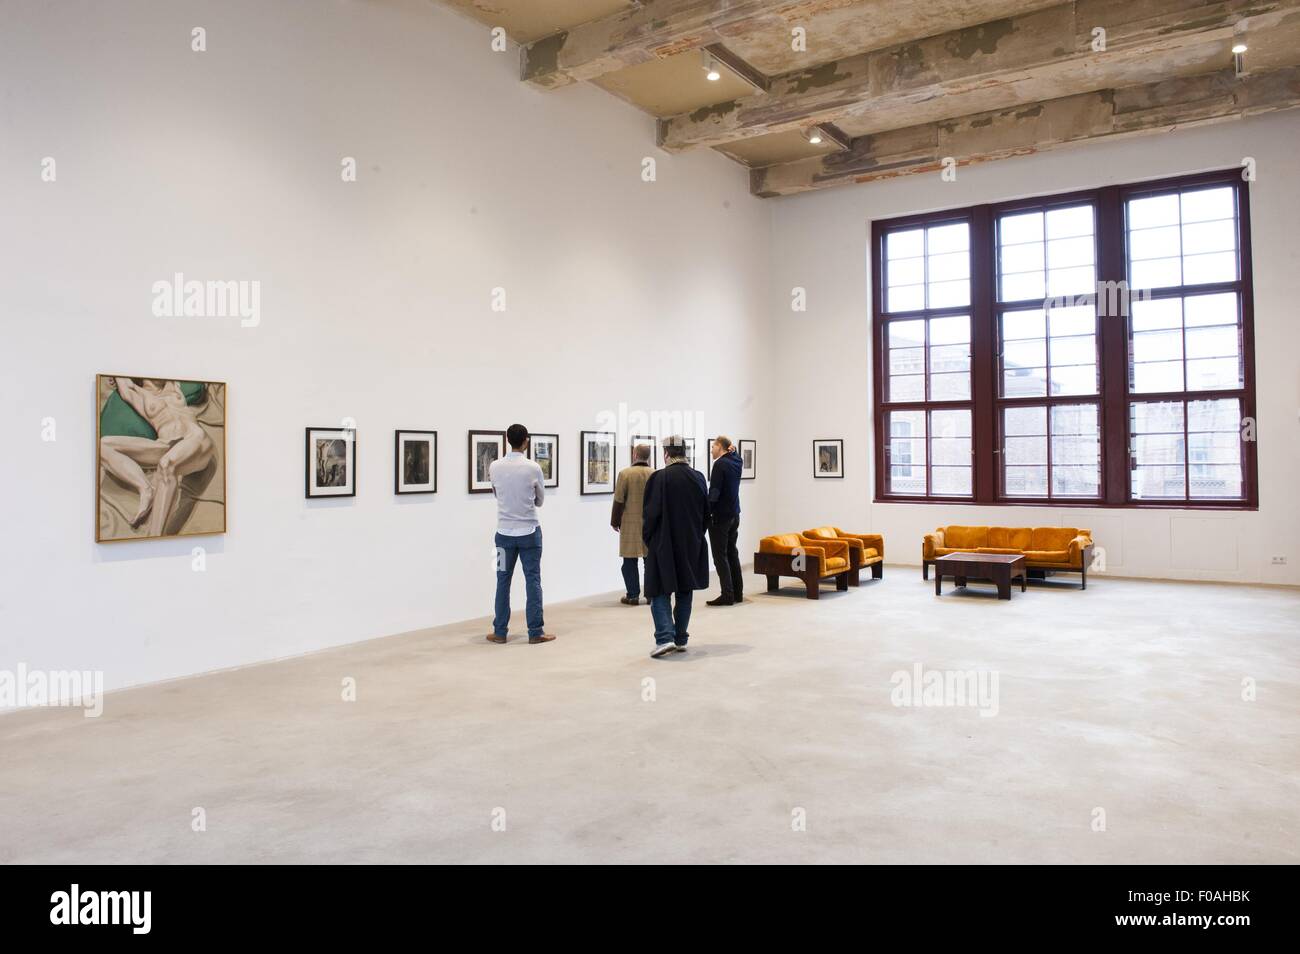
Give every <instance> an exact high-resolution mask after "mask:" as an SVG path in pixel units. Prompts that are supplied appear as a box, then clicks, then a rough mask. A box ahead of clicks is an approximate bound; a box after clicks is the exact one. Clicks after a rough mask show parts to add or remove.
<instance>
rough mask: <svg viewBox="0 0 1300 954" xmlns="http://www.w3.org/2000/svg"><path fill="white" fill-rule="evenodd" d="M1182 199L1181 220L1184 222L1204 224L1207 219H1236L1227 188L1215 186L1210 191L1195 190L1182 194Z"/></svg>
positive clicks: (1232, 200)
mask: <svg viewBox="0 0 1300 954" xmlns="http://www.w3.org/2000/svg"><path fill="white" fill-rule="evenodd" d="M1181 199H1182V220H1183V221H1184V222H1205V221H1207V220H1209V219H1231V218H1236V215H1237V207H1236V202H1235V200H1234V196H1233V194H1232V189H1231V188H1229V187H1228V186H1215V187H1214V188H1212V189H1197V190H1196V191H1194V192H1184V193H1183V194H1182V196H1181Z"/></svg>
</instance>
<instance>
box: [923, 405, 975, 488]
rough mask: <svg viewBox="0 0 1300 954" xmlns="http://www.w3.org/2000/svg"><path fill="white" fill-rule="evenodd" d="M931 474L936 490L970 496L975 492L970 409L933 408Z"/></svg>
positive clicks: (931, 421) (933, 486)
mask: <svg viewBox="0 0 1300 954" xmlns="http://www.w3.org/2000/svg"><path fill="white" fill-rule="evenodd" d="M930 431H931V436H930V459H931V460H932V461H933V463H934V467H933V469H932V471H931V474H930V485H931V486H930V491H931V493H933V494H946V495H954V496H958V495H959V496H969V495H970V493H971V430H970V411H969V410H953V411H931V412H930Z"/></svg>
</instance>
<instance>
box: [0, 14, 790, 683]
mask: <svg viewBox="0 0 1300 954" xmlns="http://www.w3.org/2000/svg"><path fill="white" fill-rule="evenodd" d="M0 14H2V16H3V21H4V22H3V24H0V183H3V189H2V190H0V197H2V199H3V201H2V202H0V261H3V263H4V264H3V268H0V315H3V322H4V335H3V343H2V344H0V400H2V401H3V406H4V407H5V409H6V413H7V415H8V419H9V421H10V428H9V438H10V439H9V441H8V443H7V449H8V453H7V454H6V455H5V457H6V461H5V463H6V466H5V467H4V468H3V471H0V473H2V474H3V476H2V477H0V480H2V481H3V499H4V501H5V517H6V519H5V523H6V526H7V530H8V533H7V535H6V536H7V539H6V542H5V545H4V547H3V549H0V554H2V556H0V668H5V669H13V668H14V667H15V666H16V664H17V663H18V662H23V663H26V665H27V666H28V667H30V668H32V669H43V670H50V669H80V670H86V669H98V670H103V672H104V674H105V684H106V687H107V688H115V687H121V686H126V685H132V684H138V683H143V682H150V681H155V680H160V679H166V678H170V677H174V676H180V675H184V674H190V673H197V672H204V671H208V670H213V669H217V668H222V667H228V666H234V665H240V664H246V663H250V662H255V661H260V660H266V659H273V658H279V657H285V656H291V655H294V654H298V653H302V652H307V651H311V650H317V649H321V648H324V647H328V646H333V645H338V644H342V643H346V642H353V641H356V640H360V639H366V638H372V637H378V636H384V635H389V634H393V633H398V632H404V631H409V630H413V629H418V628H422V627H427V626H433V625H439V624H443V623H450V622H454V621H458V620H465V619H470V618H475V617H486V616H488V615H490V611H491V603H492V592H493V580H494V575H493V550H492V533H493V529H494V520H495V506H494V503H493V499H492V497H491V496H490V495H475V496H470V495H469V494H467V492H466V457H467V446H466V445H467V437H466V432H467V431H468V430H469V429H471V428H473V429H504V428H506V427H507V426H508V425H510V424H511V423H514V422H516V421H518V422H521V423H524V424H525V425H527V426H528V427H530V428H531V429H533V430H535V431H538V432H554V433H558V434H559V435H560V448H559V450H560V456H559V475H560V481H561V486H560V488H559V489H558V490H555V491H551V496H550V498H549V499H548V501H547V503H546V506H545V508H544V510H543V513H542V520H543V536H544V540H545V557H544V561H543V582H544V588H545V593H546V598H547V600H548V602H552V603H553V602H556V601H560V600H566V599H572V598H575V597H580V596H587V595H590V594H595V593H610V592H613V591H615V590H617V589H618V588H619V587H620V586H621V577H620V575H619V558H618V550H617V538H616V536H615V534H614V532H613V531H612V530H611V528H610V527H609V510H610V503H611V500H612V498H611V497H609V496H598V497H581V496H579V492H578V473H577V470H578V468H577V464H578V432H579V430H580V429H596V428H597V427H598V425H599V424H600V423H601V422H600V420H599V418H598V414H600V413H601V412H603V411H612V412H617V411H618V408H619V406H620V403H622V404H624V405H626V408H627V410H628V411H631V412H636V411H641V412H650V411H669V412H692V413H696V414H699V415H701V417H700V419H699V420H698V421H697V424H698V427H699V428H700V431H701V432H702V433H706V434H711V433H718V432H722V433H728V434H731V435H733V436H734V437H744V438H754V439H757V440H758V442H759V444H758V447H759V479H758V480H756V481H753V482H748V483H746V484H745V485H744V490H743V492H742V505H743V507H744V510H745V515H746V519H745V521H744V523H743V524H742V530H743V532H742V537H741V549H742V551H745V552H752V550H753V548H754V545H755V543H756V540H757V536H758V534H759V532H760V531H761V530H763V529H764V528H765V527H766V526H769V525H770V519H769V517H768V515H767V511H768V509H769V507H770V502H771V501H772V500H773V499H775V492H776V489H775V482H774V480H773V477H774V475H771V476H769V471H768V470H767V468H768V466H769V464H768V460H769V458H768V457H767V455H766V453H765V451H766V448H768V447H771V446H773V443H772V442H773V438H774V434H773V433H772V431H771V430H770V426H769V419H770V416H769V415H767V414H766V413H765V408H766V407H767V406H768V404H767V402H768V401H769V398H768V395H767V394H766V393H765V392H764V390H763V387H762V382H763V376H762V375H761V374H758V373H756V371H757V370H761V369H765V368H766V367H768V366H769V364H770V361H769V354H768V349H769V347H770V342H769V339H768V336H767V335H766V334H763V333H761V331H762V329H763V328H765V327H766V325H767V323H768V320H769V315H768V302H767V286H768V279H767V269H768V266H769V254H768V252H769V226H770V217H771V206H770V205H769V204H767V203H765V202H763V201H761V200H758V199H754V198H751V197H750V196H749V194H748V189H747V180H746V176H745V175H744V173H743V170H741V169H739V168H738V167H737V166H735V165H734V164H733V163H731V162H730V161H728V160H726V159H723V158H722V157H720V156H718V155H716V154H713V153H711V152H706V153H700V154H696V155H689V156H679V157H674V156H669V155H667V154H665V153H661V152H659V151H658V150H656V149H655V148H654V146H653V143H654V122H653V120H652V119H651V118H650V117H648V116H646V115H644V114H642V113H640V112H638V111H637V110H635V109H632V108H630V107H629V106H627V105H626V104H624V103H622V102H620V101H618V100H617V99H615V98H613V97H611V96H609V95H607V94H605V93H603V92H601V91H599V90H597V89H595V88H591V87H574V88H572V89H566V90H562V91H557V92H554V93H550V94H547V93H541V92H538V91H535V90H531V89H529V88H528V87H526V86H524V85H523V84H521V83H520V82H519V81H518V65H517V64H518V54H517V51H516V50H514V49H511V50H510V51H509V52H506V53H494V52H492V51H491V49H490V48H489V35H488V31H487V30H486V29H484V28H483V27H481V26H479V25H476V24H474V23H472V22H470V21H468V20H466V19H463V18H461V17H459V16H457V15H455V14H453V13H450V12H448V11H447V10H445V9H443V8H441V7H439V6H437V5H434V4H431V3H428V2H425V0H394V2H384V3H377V2H342V0H339V2H329V3H321V2H319V0H297V2H290V0H278V2H276V3H266V2H263V0H232V2H225V3H221V4H213V3H201V4H200V3H186V2H169V3H158V2H149V3H146V2H103V0H82V2H75V0H62V2H59V3H48V2H45V0H5V2H4V4H3V9H2V11H0ZM195 27H202V28H204V30H205V31H206V45H207V50H206V52H202V53H199V52H194V51H193V50H192V49H191V31H192V29H193V28H195ZM349 156H350V157H355V159H356V161H357V167H358V177H357V181H356V182H354V183H345V182H343V181H342V178H341V175H340V173H341V162H342V160H343V159H344V157H349ZM645 156H652V157H654V158H655V159H656V162H657V179H656V181H654V182H645V181H643V179H642V169H643V166H642V159H643V157H645ZM46 157H52V158H53V159H54V160H55V170H56V175H57V178H56V180H55V181H54V182H46V181H43V180H42V176H41V172H42V162H43V160H44V159H45V158H46ZM178 272H179V273H183V274H184V275H185V276H186V278H187V279H198V280H223V281H224V280H232V281H257V282H260V283H261V314H260V323H259V324H258V325H257V326H256V327H242V326H241V323H240V322H239V320H238V319H198V318H188V319H186V318H181V319H167V318H158V317H154V315H153V314H152V310H151V305H152V290H151V289H152V285H153V283H154V282H155V281H158V280H166V279H170V278H171V277H172V276H173V275H174V274H175V273H178ZM497 287H500V288H503V289H505V293H506V299H505V300H506V311H505V312H504V313H498V312H494V311H493V310H492V309H491V300H492V299H491V295H492V290H493V289H494V288H497ZM97 372H113V373H123V374H131V375H144V376H166V377H177V378H189V379H199V380H219V381H225V382H227V383H228V386H229V404H228V416H227V431H228V456H229V460H228V465H227V471H228V488H229V499H228V522H229V524H228V525H229V532H228V533H227V534H225V535H224V536H207V537H196V538H184V539H173V540H166V541H157V542H129V543H118V544H108V545H102V544H96V543H94V542H93V541H94V530H95V527H94V521H95V479H96V475H95V454H94V452H95V410H94V378H95V374H96V373H97ZM345 418H352V419H354V420H355V421H356V425H357V428H358V431H357V434H358V451H359V469H358V495H357V497H356V498H355V499H343V500H314V501H308V500H305V499H304V496H303V483H304V479H303V455H304V450H303V447H304V428H305V427H307V426H309V425H311V426H338V425H339V424H340V423H341V422H342V421H343V419H345ZM47 419H52V420H53V422H54V425H55V428H56V430H55V437H56V439H55V440H53V441H46V440H43V439H42V432H43V430H45V429H46V425H45V423H43V422H46V421H47ZM396 428H402V429H436V430H437V431H438V432H439V444H440V454H439V471H438V481H439V492H438V493H437V494H436V495H433V496H424V497H395V496H394V494H393V431H394V429H396ZM700 450H701V453H703V448H701V449H700ZM624 463H625V458H624V456H623V454H622V452H620V459H619V464H620V466H622V465H623V464H624ZM195 546H202V547H203V548H205V551H206V569H205V570H204V571H203V572H195V570H194V569H193V568H192V562H193V561H192V548H193V547H195ZM519 576H521V575H520V574H517V577H519ZM522 589H523V586H522V579H517V580H516V615H515V619H514V621H513V626H512V632H513V633H516V634H521V633H523V631H524V630H523V618H522V617H523V593H522ZM644 622H645V625H646V637H647V642H648V641H649V635H650V620H649V614H648V613H646V616H645V619H644ZM484 631H485V632H486V628H485V630H484Z"/></svg>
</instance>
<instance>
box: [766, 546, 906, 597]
mask: <svg viewBox="0 0 1300 954" xmlns="http://www.w3.org/2000/svg"><path fill="white" fill-rule="evenodd" d="M803 559H804V568H803V569H802V570H796V569H795V568H794V561H795V556H794V554H791V553H755V554H754V572H755V573H756V574H758V575H759V576H765V577H767V591H768V592H769V593H775V592H776V591H777V590H778V589H780V587H781V580H780V578H781V577H783V576H792V577H795V578H796V579H799V580H802V581H803V585H804V589H805V590H806V591H807V594H808V599H810V600H815V599H819V598H820V597H821V584H822V582H823V581H829V580H834V581H835V589H836V590H839V591H841V592H842V591H844V590H847V589H848V588H849V587H850V586H857V585H858V584H859V578H858V574H859V572H860V571H861V569H862V567H861V566H860V565H859V564H858V553H857V551H856V550H851V551H850V557H849V568H848V569H847V570H842V571H840V572H839V573H822V571H821V558H820V557H816V556H804V558H803ZM884 569H885V564H884V563H883V562H882V563H873V564H871V578H872V579H873V580H879V579H881V577H882V576H883V575H884Z"/></svg>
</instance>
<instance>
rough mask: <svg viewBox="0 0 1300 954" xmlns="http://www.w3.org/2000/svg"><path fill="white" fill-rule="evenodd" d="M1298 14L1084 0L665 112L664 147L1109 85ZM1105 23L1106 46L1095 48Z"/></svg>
mask: <svg viewBox="0 0 1300 954" xmlns="http://www.w3.org/2000/svg"><path fill="white" fill-rule="evenodd" d="M1152 9H1155V10H1156V11H1157V12H1155V13H1152V12H1151V11H1152ZM1298 11H1300V0H1218V2H1208V0H1162V2H1159V3H1154V4H1149V3H1134V2H1132V0H1078V2H1076V3H1064V4H1061V5H1059V6H1055V7H1049V8H1047V9H1045V10H1040V11H1036V12H1033V13H1027V14H1024V15H1022V16H1017V17H1011V18H1008V19H1003V20H995V21H992V22H990V23H984V24H981V25H979V26H974V27H969V28H965V29H960V30H954V31H952V32H950V33H945V34H941V35H939V36H934V37H929V38H927V39H923V40H918V41H916V42H909V43H903V44H898V45H895V46H892V47H887V48H885V49H882V50H875V51H871V52H868V53H863V54H859V55H857V56H852V57H848V58H846V59H843V60H839V61H837V62H833V63H827V64H825V65H823V66H819V67H815V68H813V69H808V70H801V71H798V72H795V73H789V74H786V75H784V76H780V77H775V78H773V79H772V81H771V85H770V87H769V90H768V92H767V93H765V94H761V95H759V94H756V95H753V96H747V97H744V98H741V99H736V100H731V101H729V102H725V103H718V104H716V105H713V106H706V107H703V108H701V109H697V110H694V111H692V112H690V113H684V114H682V115H680V116H674V117H672V118H670V119H666V120H661V121H660V122H659V126H658V128H659V140H660V145H661V146H662V147H663V148H664V149H666V150H668V151H670V152H676V151H679V150H682V149H687V148H690V147H693V146H717V145H721V144H723V143H727V142H733V141H735V140H738V139H745V138H749V137H751V136H759V135H765V134H768V133H774V132H783V131H787V130H790V129H799V128H803V127H807V126H809V125H812V124H814V123H822V122H839V123H844V124H845V125H849V127H850V129H851V128H852V126H851V124H850V123H846V122H845V121H846V120H848V121H852V120H854V119H858V120H865V119H869V118H870V117H871V116H872V114H873V113H875V112H876V111H879V110H884V109H898V110H907V109H909V108H915V107H921V106H925V107H926V108H929V109H931V110H932V112H931V115H933V114H934V113H933V109H934V108H936V106H938V107H939V108H942V104H935V103H934V102H933V101H934V100H936V99H938V98H940V97H945V96H964V97H966V98H967V99H968V100H970V101H971V102H970V104H969V105H975V104H976V103H978V106H976V108H979V107H981V106H982V107H985V108H988V107H994V106H999V107H1000V106H1004V105H1011V104H1012V103H1015V102H1026V101H1028V102H1033V101H1038V100H1046V99H1053V98H1058V97H1061V96H1064V95H1067V94H1070V93H1075V92H1083V91H1086V90H1094V89H1102V88H1105V87H1107V86H1110V85H1119V83H1120V79H1119V77H1120V76H1121V75H1122V73H1123V72H1124V71H1126V70H1127V71H1129V72H1132V71H1133V70H1134V69H1136V68H1140V67H1142V66H1144V65H1147V64H1149V65H1150V72H1151V73H1155V72H1157V71H1159V70H1161V68H1162V67H1161V64H1160V62H1159V61H1158V60H1157V59H1156V58H1157V57H1160V56H1162V55H1163V56H1170V55H1174V56H1176V55H1177V53H1178V51H1180V50H1184V49H1187V50H1190V49H1191V48H1193V47H1196V46H1201V47H1202V48H1203V46H1204V44H1207V43H1212V42H1215V41H1223V42H1227V41H1229V40H1231V38H1232V37H1233V36H1234V35H1235V34H1236V33H1237V32H1239V31H1243V30H1251V31H1253V30H1263V29H1268V28H1270V27H1272V26H1275V25H1277V24H1279V23H1282V22H1283V21H1284V20H1285V19H1286V18H1288V17H1294V16H1300V12H1298ZM1098 27H1100V28H1103V29H1104V30H1105V31H1106V36H1105V50H1104V51H1101V52H1098V51H1094V50H1093V42H1094V32H1093V31H1094V29H1095V28H1098ZM969 105H968V107H967V108H969Z"/></svg>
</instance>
